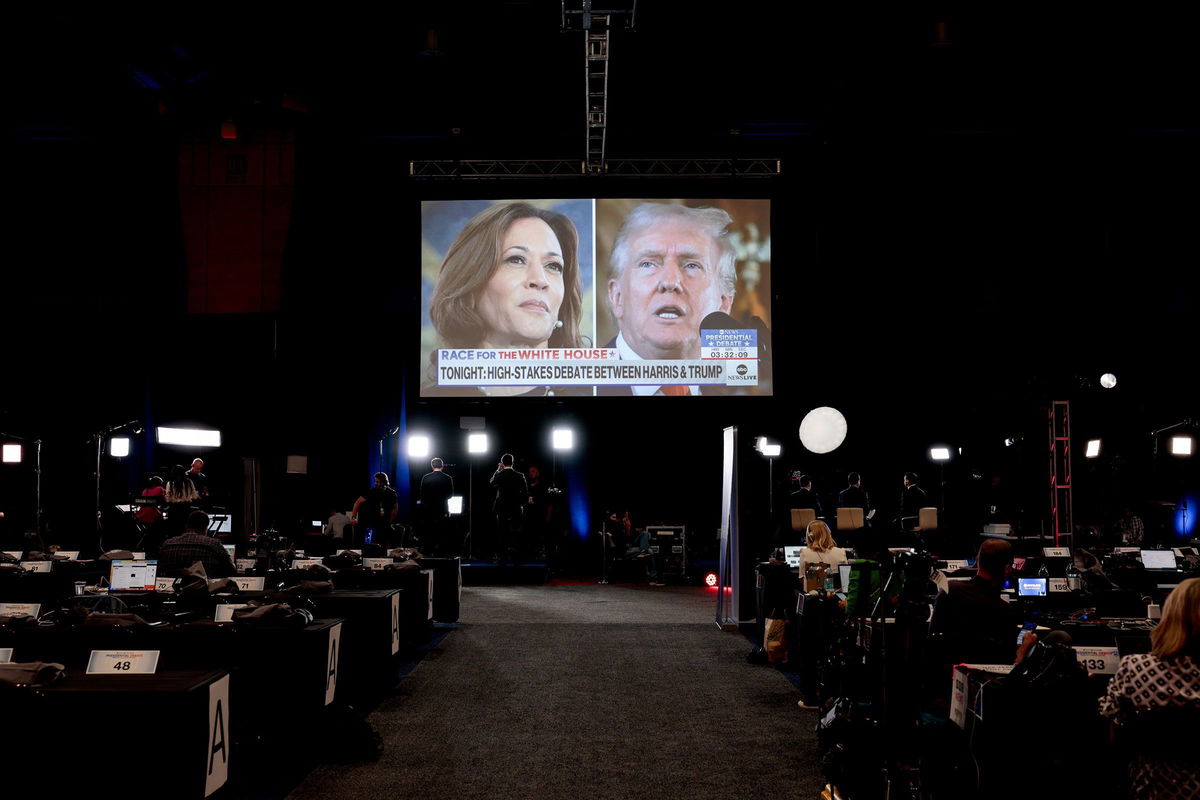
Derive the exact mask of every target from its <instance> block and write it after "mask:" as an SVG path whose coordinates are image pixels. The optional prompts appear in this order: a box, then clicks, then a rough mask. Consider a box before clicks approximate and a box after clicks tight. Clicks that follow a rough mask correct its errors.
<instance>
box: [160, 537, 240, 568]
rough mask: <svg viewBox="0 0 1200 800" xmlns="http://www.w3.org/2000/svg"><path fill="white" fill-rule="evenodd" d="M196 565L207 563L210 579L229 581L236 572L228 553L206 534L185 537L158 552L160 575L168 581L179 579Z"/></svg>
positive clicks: (174, 540)
mask: <svg viewBox="0 0 1200 800" xmlns="http://www.w3.org/2000/svg"><path fill="white" fill-rule="evenodd" d="M197 561H201V562H203V563H204V571H205V572H206V573H208V577H210V578H227V577H229V576H230V575H232V574H234V572H236V570H235V569H234V567H233V561H232V560H231V559H230V558H229V553H228V551H226V550H225V548H224V547H222V546H221V543H220V542H218V541H217V540H216V539H214V538H213V537H211V536H209V535H207V534H203V533H184V534H183V535H182V536H176V537H174V538H171V539H167V540H166V541H165V542H163V544H162V547H161V548H160V549H159V551H158V571H159V573H160V574H161V575H164V576H167V577H169V576H172V575H174V576H178V575H180V574H181V573H182V572H183V570H184V569H186V568H188V567H190V566H191V565H192V564H194V563H196V562H197Z"/></svg>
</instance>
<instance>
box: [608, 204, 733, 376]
mask: <svg viewBox="0 0 1200 800" xmlns="http://www.w3.org/2000/svg"><path fill="white" fill-rule="evenodd" d="M731 222H732V220H731V219H730V217H729V214H727V213H725V212H724V211H722V210H721V209H719V208H690V207H688V206H682V205H671V204H666V203H642V204H641V205H639V206H638V207H637V208H635V209H634V210H633V211H631V212H630V213H629V215H628V216H627V217H626V218H625V222H624V224H622V226H621V230H620V231H619V232H618V233H617V238H616V241H615V243H614V244H613V250H612V257H611V262H610V267H611V272H610V277H609V280H608V304H609V308H610V309H611V310H612V314H613V317H614V318H615V319H616V320H617V327H618V329H619V331H620V332H619V333H618V334H617V336H616V338H615V339H613V341H611V342H609V343H608V345H606V346H607V347H610V348H616V349H617V350H618V351H619V352H620V355H621V359H622V360H625V361H636V360H694V359H698V358H700V322H701V321H702V320H703V319H704V318H705V317H706V316H708V315H709V314H711V313H712V312H714V311H720V312H722V313H725V314H728V313H729V310H730V308H732V307H733V296H734V291H735V289H736V285H737V272H736V269H735V253H734V250H733V247H732V245H731V244H730V242H729V239H728V228H729V225H730V224H731ZM597 391H598V393H599V394H602V395H603V394H630V393H631V392H632V394H637V395H650V394H699V393H700V387H699V386H695V385H692V386H685V385H679V386H671V385H664V386H632V387H627V386H601V387H598V389H597Z"/></svg>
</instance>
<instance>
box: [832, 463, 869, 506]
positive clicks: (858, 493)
mask: <svg viewBox="0 0 1200 800" xmlns="http://www.w3.org/2000/svg"><path fill="white" fill-rule="evenodd" d="M846 484H847V486H846V488H845V489H842V491H840V492H838V508H861V509H862V510H863V515H864V516H866V513H867V512H868V511H870V510H871V499H870V498H869V497H867V493H866V491H865V490H864V489H863V488H862V476H861V475H859V474H858V473H857V472H851V473H850V474H849V475H847V476H846Z"/></svg>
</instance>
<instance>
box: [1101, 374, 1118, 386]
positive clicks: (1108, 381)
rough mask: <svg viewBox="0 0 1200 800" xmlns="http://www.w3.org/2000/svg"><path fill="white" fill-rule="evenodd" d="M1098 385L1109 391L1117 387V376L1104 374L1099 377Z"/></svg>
mask: <svg viewBox="0 0 1200 800" xmlns="http://www.w3.org/2000/svg"><path fill="white" fill-rule="evenodd" d="M1100 385H1101V386H1103V387H1104V388H1105V389H1111V388H1113V387H1114V386H1116V385H1117V376H1116V375H1113V374H1112V373H1111V372H1106V373H1104V374H1103V375H1101V376H1100Z"/></svg>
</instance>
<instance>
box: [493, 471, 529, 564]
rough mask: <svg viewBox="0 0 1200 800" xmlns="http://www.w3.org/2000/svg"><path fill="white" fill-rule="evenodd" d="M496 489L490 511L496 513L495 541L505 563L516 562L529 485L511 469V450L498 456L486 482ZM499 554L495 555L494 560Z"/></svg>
mask: <svg viewBox="0 0 1200 800" xmlns="http://www.w3.org/2000/svg"><path fill="white" fill-rule="evenodd" d="M490 483H491V485H492V488H494V489H495V490H496V500H495V501H494V502H493V503H492V511H493V512H494V513H495V515H496V544H497V546H498V547H499V548H502V552H503V553H504V556H505V558H506V560H507V562H508V563H509V564H514V563H516V559H517V544H518V542H517V539H518V537H519V536H520V533H521V527H522V522H523V521H524V516H525V506H526V504H527V503H528V502H529V484H528V483H526V482H525V476H524V475H522V474H521V473H519V472H517V471H516V470H515V469H513V457H512V454H511V453H505V454H504V455H502V456H500V463H499V465H497V467H496V472H495V474H493V475H492V480H491V481H490ZM498 559H499V555H497V560H498Z"/></svg>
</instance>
